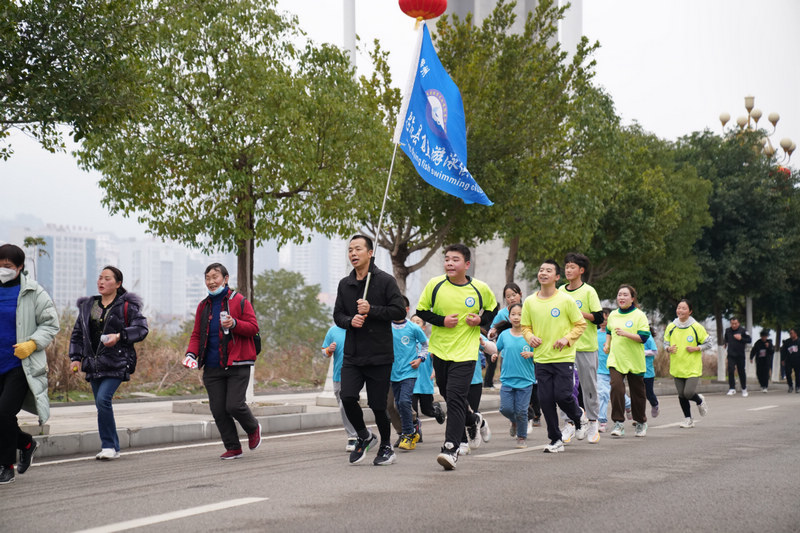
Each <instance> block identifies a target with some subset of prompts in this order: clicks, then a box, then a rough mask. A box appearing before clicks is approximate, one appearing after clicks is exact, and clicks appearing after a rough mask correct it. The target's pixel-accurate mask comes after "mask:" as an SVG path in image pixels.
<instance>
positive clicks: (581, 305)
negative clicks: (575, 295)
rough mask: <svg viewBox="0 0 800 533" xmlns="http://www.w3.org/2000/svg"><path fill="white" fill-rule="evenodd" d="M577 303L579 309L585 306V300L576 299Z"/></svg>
mask: <svg viewBox="0 0 800 533" xmlns="http://www.w3.org/2000/svg"><path fill="white" fill-rule="evenodd" d="M575 303H576V304H578V309H581V308H583V302H582V301H580V300H575Z"/></svg>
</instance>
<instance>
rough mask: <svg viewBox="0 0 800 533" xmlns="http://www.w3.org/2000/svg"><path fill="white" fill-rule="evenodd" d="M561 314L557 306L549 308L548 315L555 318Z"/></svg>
mask: <svg viewBox="0 0 800 533" xmlns="http://www.w3.org/2000/svg"><path fill="white" fill-rule="evenodd" d="M560 314H561V310H560V309H559V308H558V307H554V308H552V309H551V310H550V315H551V316H552V317H553V318H557V317H558V316H559V315H560Z"/></svg>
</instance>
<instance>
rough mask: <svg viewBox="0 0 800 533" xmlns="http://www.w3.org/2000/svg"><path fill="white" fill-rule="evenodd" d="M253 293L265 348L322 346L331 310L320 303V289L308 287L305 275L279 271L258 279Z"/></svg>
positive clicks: (267, 273) (254, 306)
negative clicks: (318, 296)
mask: <svg viewBox="0 0 800 533" xmlns="http://www.w3.org/2000/svg"><path fill="white" fill-rule="evenodd" d="M253 289H254V290H253V295H254V298H253V300H252V302H253V308H254V309H255V311H256V316H257V317H258V323H259V326H260V329H261V341H262V343H263V345H264V346H265V347H267V348H268V349H269V350H273V349H275V348H278V349H281V348H289V347H292V346H297V345H302V346H307V347H309V348H317V347H318V346H319V344H320V342H321V340H322V338H323V337H324V336H325V332H326V331H327V330H328V326H329V323H330V316H331V310H330V309H329V308H328V306H326V305H324V304H322V303H320V301H319V300H318V299H317V295H318V294H319V291H320V287H319V285H306V284H305V280H304V279H303V275H302V274H299V273H297V272H289V271H287V270H284V269H280V270H265V271H264V272H262V273H261V274H259V275H258V276H256V279H255V286H254V288H253Z"/></svg>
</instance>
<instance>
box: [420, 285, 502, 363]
mask: <svg viewBox="0 0 800 533" xmlns="http://www.w3.org/2000/svg"><path fill="white" fill-rule="evenodd" d="M442 282H443V283H442ZM437 285H438V287H439V288H438V289H437V290H436V298H435V299H434V298H433V291H434V289H435V288H436V286H437ZM495 307H497V300H495V298H494V293H493V292H492V291H491V289H489V286H488V285H486V284H485V283H484V282H482V281H480V280H477V279H469V280H468V282H467V283H466V284H465V285H455V284H453V283H451V282H450V280H448V279H447V276H444V275H442V276H437V277H435V278H433V279H432V280H430V281H429V282H428V284H427V285H426V286H425V289H424V290H423V291H422V294H421V295H420V297H419V303H418V304H417V309H419V310H421V311H431V312H433V313H436V314H437V315H441V316H447V315H452V314H457V315H458V325H456V327H454V328H446V327H443V326H434V325H432V326H431V338H430V341H429V342H428V351H429V352H430V353H432V354H434V355H435V356H436V357H438V358H439V359H443V360H445V361H456V362H462V361H475V360H477V359H478V350H479V349H480V345H481V329H480V326H468V325H467V323H466V322H465V320H464V319H465V318H466V316H467V314H469V313H475V314H476V315H479V314H480V313H481V311H483V310H486V311H493V310H494V308H495Z"/></svg>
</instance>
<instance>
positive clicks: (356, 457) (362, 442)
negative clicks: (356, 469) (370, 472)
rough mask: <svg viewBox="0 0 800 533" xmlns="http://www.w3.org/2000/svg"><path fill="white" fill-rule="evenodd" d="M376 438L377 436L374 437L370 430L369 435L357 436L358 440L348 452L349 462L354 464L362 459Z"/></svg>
mask: <svg viewBox="0 0 800 533" xmlns="http://www.w3.org/2000/svg"><path fill="white" fill-rule="evenodd" d="M377 440H378V438H377V437H375V435H373V434H372V432H370V434H369V437H367V438H366V439H362V438H359V439H358V442H357V443H356V449H355V450H353V451H352V452H351V453H350V464H356V463H360V462H361V461H363V460H364V457H365V456H366V454H367V452H368V451H369V449H370V447H372V446H373V445H374V444H375V443H376V442H377Z"/></svg>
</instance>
